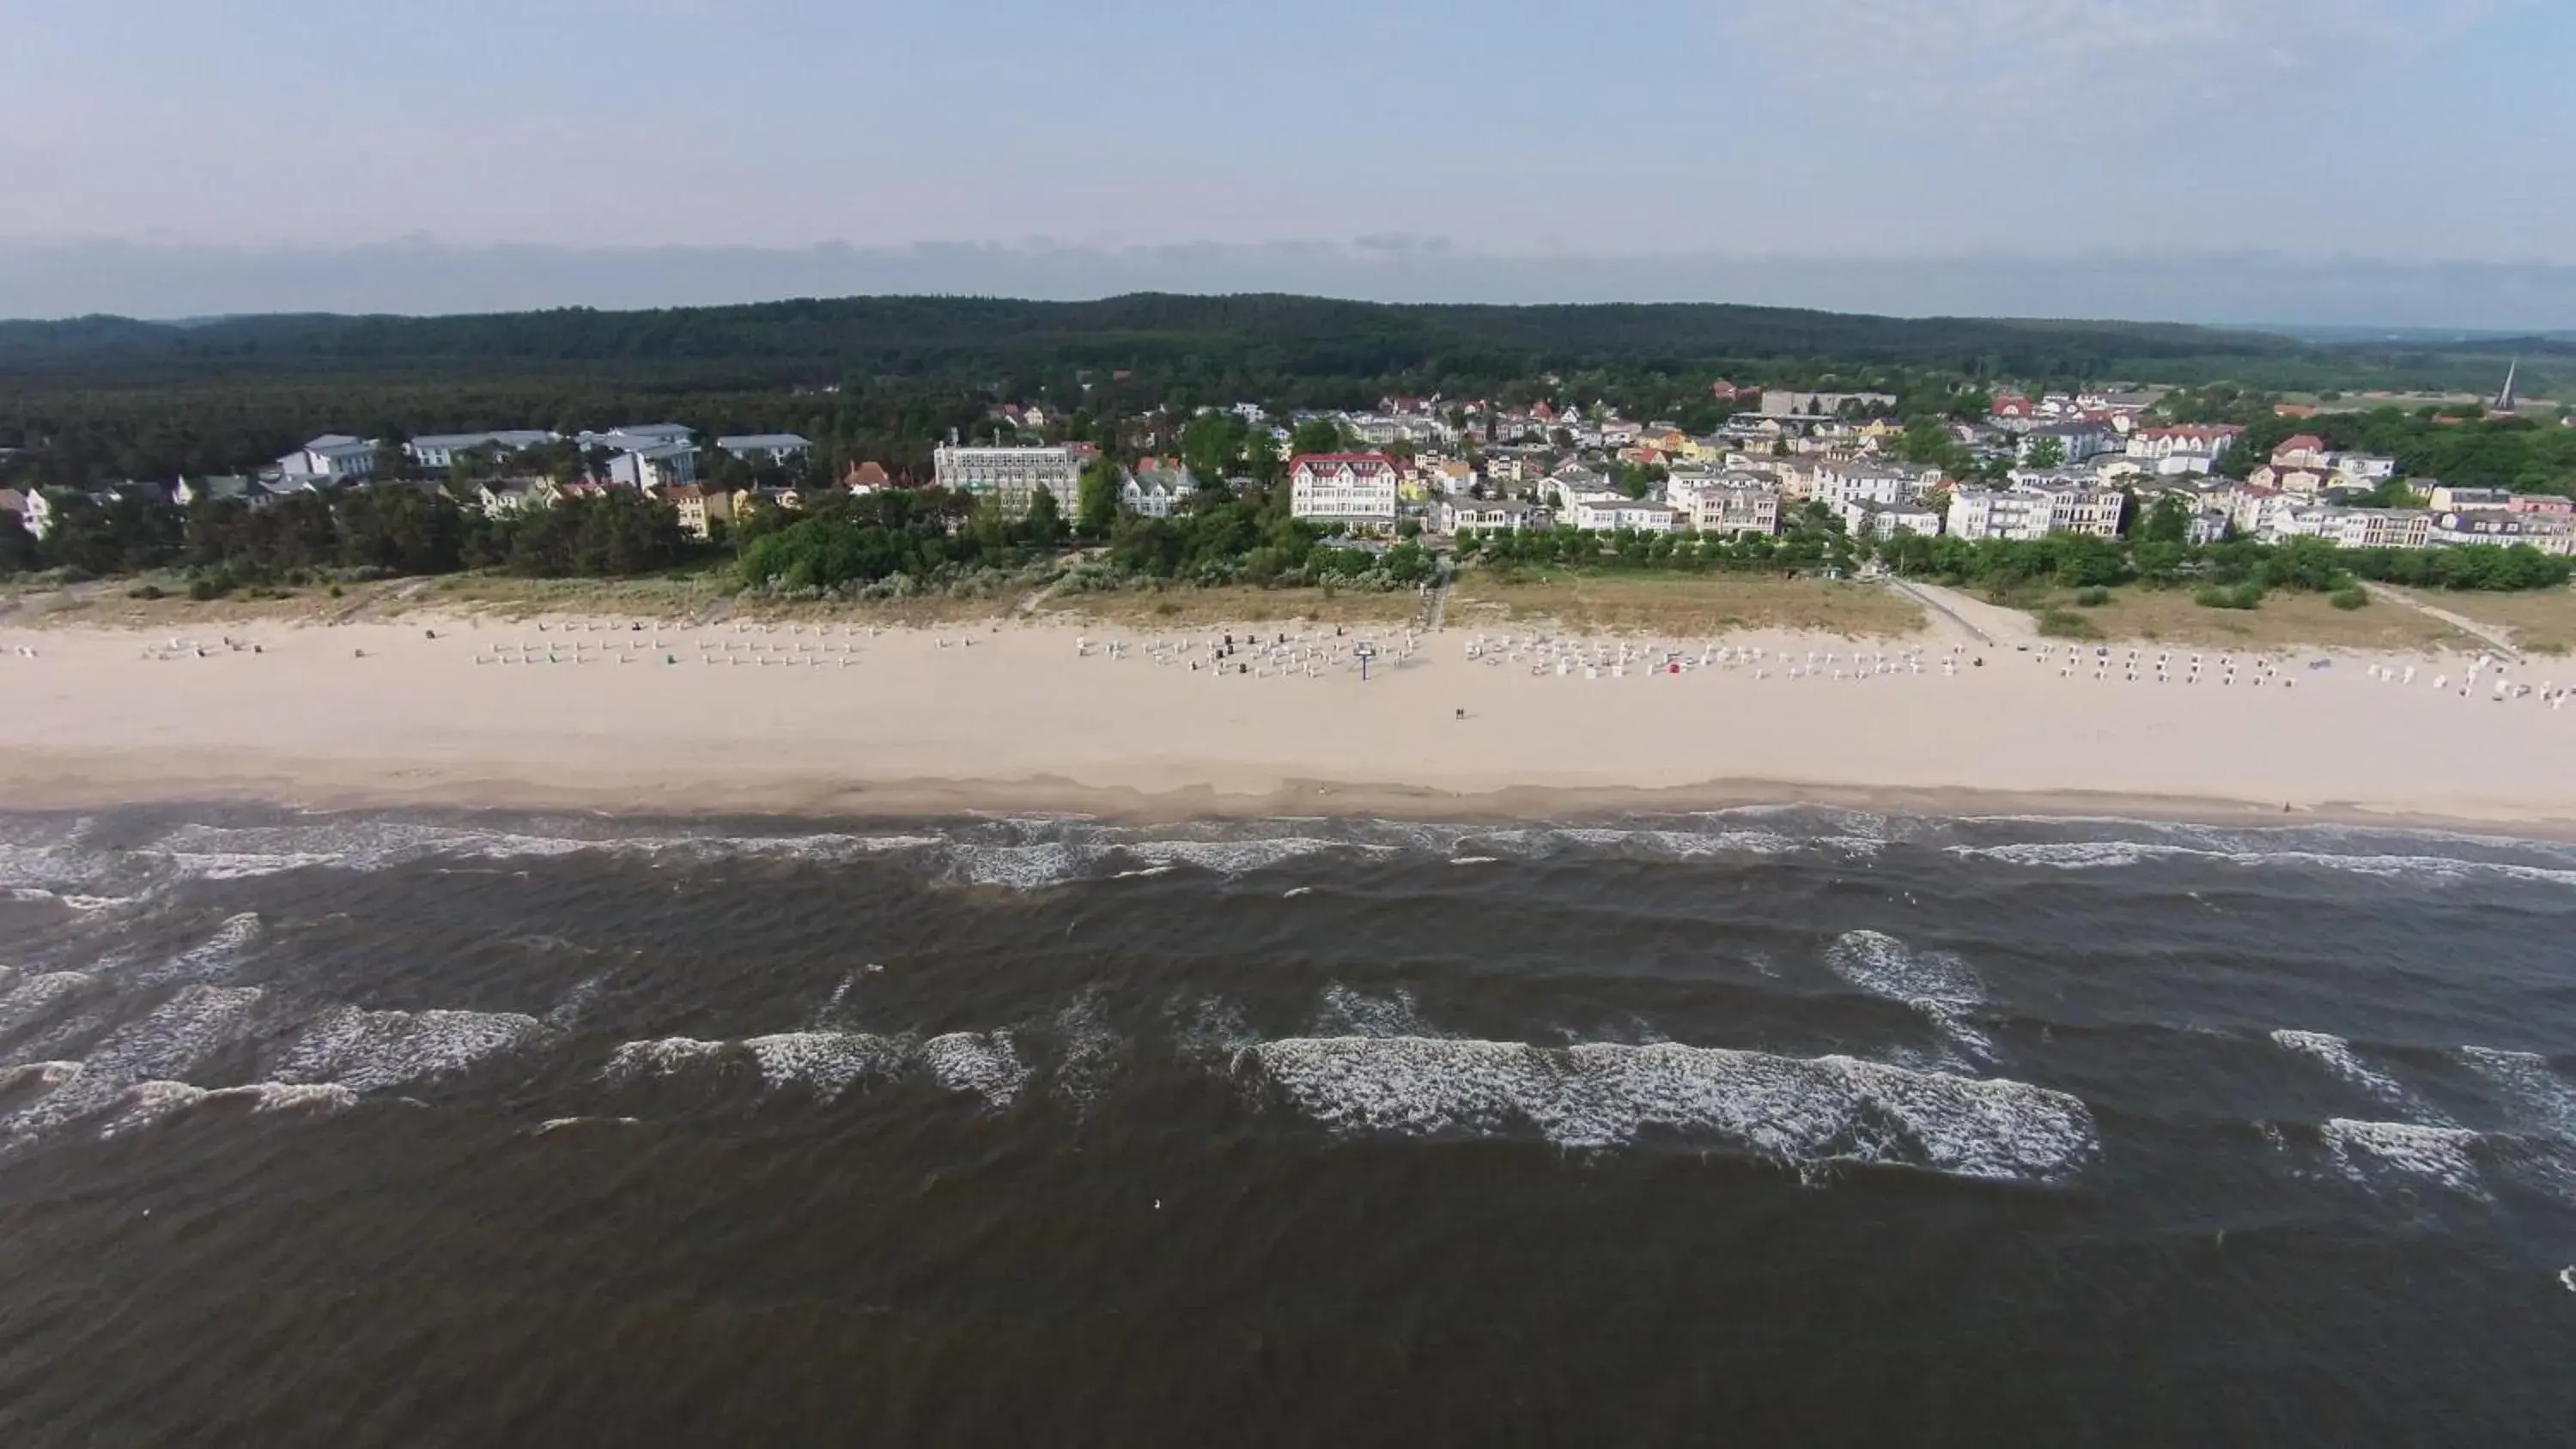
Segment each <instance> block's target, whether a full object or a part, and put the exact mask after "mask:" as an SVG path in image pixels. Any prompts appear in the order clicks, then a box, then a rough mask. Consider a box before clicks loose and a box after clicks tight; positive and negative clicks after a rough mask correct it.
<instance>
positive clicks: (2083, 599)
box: [2075, 585, 2111, 609]
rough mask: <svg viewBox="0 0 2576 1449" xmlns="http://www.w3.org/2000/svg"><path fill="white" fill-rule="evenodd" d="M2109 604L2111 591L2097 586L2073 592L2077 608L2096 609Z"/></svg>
mask: <svg viewBox="0 0 2576 1449" xmlns="http://www.w3.org/2000/svg"><path fill="white" fill-rule="evenodd" d="M2109 602H2111V591H2110V590H2109V589H2106V588H2102V587H2100V586H2099V585H2096V586H2095V587H2093V588H2089V589H2077V590H2076V591H2075V603H2076V606H2077V607H2078V608H2085V609H2098V608H2100V607H2102V606H2103V605H2104V604H2107V603H2109Z"/></svg>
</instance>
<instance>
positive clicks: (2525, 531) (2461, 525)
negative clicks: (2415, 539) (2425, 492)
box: [2425, 508, 2576, 554]
mask: <svg viewBox="0 0 2576 1449" xmlns="http://www.w3.org/2000/svg"><path fill="white" fill-rule="evenodd" d="M2427 517H2428V518H2429V519H2430V520H2431V521H2430V525H2429V526H2428V527H2427V529H2426V531H2425V542H2426V543H2427V544H2429V545H2435V546H2439V547H2444V548H2459V547H2464V546H2469V545H2475V544H2486V545H2489V546H2492V547H2500V548H2510V547H2513V546H2514V545H2516V544H2527V545H2529V546H2530V547H2533V548H2536V549H2539V550H2540V551H2541V552H2543V553H2554V554H2576V519H2571V517H2570V516H2569V515H2568V514H2564V513H2534V512H2516V511H2514V510H2512V509H2509V508H2476V509H2445V510H2439V511H2436V512H2433V513H2431V514H2428V515H2427Z"/></svg>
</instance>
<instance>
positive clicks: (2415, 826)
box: [0, 751, 2576, 843]
mask: <svg viewBox="0 0 2576 1449" xmlns="http://www.w3.org/2000/svg"><path fill="white" fill-rule="evenodd" d="M369 776H372V777H373V778H374V780H375V783H368V782H366V779H365V778H364V777H369ZM395 780H401V781H403V782H404V783H401V784H394V783H389V782H391V781H395ZM0 802H5V804H0V809H5V810H9V811H23V812H29V813H63V812H77V811H89V810H112V809H122V808H138V807H177V808H184V807H189V806H223V807H234V806H258V807H268V808H273V809H278V810H284V811H289V812H296V813H310V814H341V813H365V812H374V811H420V812H424V813H450V812H453V813H463V814H469V815H471V814H513V815H519V814H538V815H542V814H560V815H582V816H589V817H593V818H598V819H612V820H614V819H631V820H668V821H699V820H710V819H724V818H736V817H748V818H754V819H772V820H779V821H796V822H812V821H846V822H851V823H869V822H882V821H897V820H926V819H944V818H963V817H974V816H1060V817H1064V818H1067V819H1078V820H1089V821H1096V822H1099V823H1102V824H1107V825H1115V826H1127V827H1153V826H1170V825H1189V824H1204V823H1233V822H1242V821H1255V820H1284V819H1352V820H1363V819H1364V820H1391V821H1405V822H1419V823H1424V824H1461V825H1473V824H1485V823H1493V822H1503V821H1515V822H1517V821H1548V822H1551V823H1571V824H1583V823H1593V822H1609V821H1619V820H1629V819H1635V818H1638V817H1645V816H1681V815H1713V814H1723V813H1726V812H1729V811H1737V810H1763V809H1816V810H1838V811H1850V812H1855V813H1861V814H1874V815H1892V816H1902V817H1913V818H1923V819H1950V820H1978V819H1985V820H1997V819H2015V818H2022V819H2033V820H2050V821H2063V822H2078V821H2087V820H2098V821H2120V820H2135V821H2141V822H2151V823H2157V824H2179V825H2210V826H2221V827H2231V828H2238V829H2255V828H2285V829H2286V828H2296V827H2300V826H2318V825H2327V826H2347V827H2356V828H2367V829H2378V830H2388V831H2395V832H2422V833H2432V834H2456V835H2472V836H2488V837H2493V838H2496V839H2504V840H2525V841H2536V842H2547V843H2576V817H2569V816H2548V815H2528V816H2515V815H2504V814H2470V815H2457V814H2439V813H2426V812H2417V811H2389V810H2377V809H2371V808H2368V807H2364V806H2359V805H2350V804H2341V803H2332V802H2329V803H2322V804H2315V805H2296V804H2292V805H2290V806H2289V807H2288V808H2283V806H2280V805H2271V804H2265V803H2262V802H2257V801H2253V800H2242V799H2227V798H2223V797H2218V796H2196V797H2195V796H2158V795H2130V794H2119V793H2114V792H2098V791H2055V792H2015V791H1996V790H1978V789H1970V788H1963V787H1952V788H1945V789H1904V788H1875V787H1869V786H1854V785H1839V784H1828V783H1798V782H1793V781H1778V780H1753V779H1735V780H1709V781H1704V782H1700V783H1696V784H1687V785H1672V786H1656V787H1637V786H1514V787H1508V788H1504V789H1499V790H1490V791H1463V790H1441V789H1434V788H1426V787H1420V786H1406V785H1402V784H1397V783H1394V782H1387V781H1321V780H1296V781H1287V782H1284V783H1283V784H1282V785H1281V786H1280V787H1279V788H1277V789H1273V790H1268V791H1259V792H1240V793H1236V792H1223V791H1219V790H1216V789H1214V788H1212V787H1210V786H1206V785H1184V786H1180V787H1176V788H1174V789H1170V790H1165V791H1147V790H1141V789H1136V788H1132V787H1117V786H1097V785H1085V784H1082V783H1080V782H1078V781H1075V780H1070V779H1066V778H1063V777H1051V778H1049V777H1035V778H1026V779H1019V780H972V779H910V780H825V779H815V778H802V779H800V778H794V777H777V778H769V779H738V780H735V781H732V782H729V783H728V784H726V785H724V786H722V787H718V788H712V789H710V788H705V787H699V788H694V789H691V790H686V791H655V790H643V791H640V792H639V790H638V788H637V786H636V785H635V783H634V782H633V781H631V780H627V779H622V778H618V777H613V776H603V777H599V778H597V779H593V780H588V781H583V780H563V779H556V780H552V781H547V782H542V783H540V782H536V781H531V780H524V779H512V778H507V777H503V776H497V775H492V774H489V773H485V774H482V775H479V776H477V777H475V778H471V779H467V778H448V777H446V776H443V775H441V774H438V773H436V772H432V771H426V770H423V769H421V768H420V767H418V766H417V765H416V764H410V763H406V762H401V761H384V762H380V763H378V764H376V765H374V766H366V765H363V764H357V763H355V762H353V766H352V773H351V774H350V775H348V776H345V777H335V778H330V779H315V778H312V777H311V776H310V775H307V776H305V777H303V778H300V779H299V778H294V777H290V776H288V775H286V774H284V773H263V772H256V771H245V772H242V773H239V774H236V775H231V776H227V777H225V778H222V779H220V780H216V781H213V782H208V781H205V780H203V779H199V780H197V781H195V782H194V783H188V782H183V781H181V780H179V779H177V778H175V777H156V776H151V775H142V774H137V773H135V772H134V771H132V770H131V769H130V768H126V767H122V766H120V764H119V763H118V762H117V761H116V760H115V759H114V757H95V758H94V759H90V758H84V757H81V756H78V755H56V756H52V757H49V758H48V757H41V756H40V757H38V758H36V759H33V760H29V759H26V758H25V757H24V755H23V753H22V752H15V751H13V752H11V757H9V758H0Z"/></svg>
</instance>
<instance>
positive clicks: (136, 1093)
mask: <svg viewBox="0 0 2576 1449" xmlns="http://www.w3.org/2000/svg"><path fill="white" fill-rule="evenodd" d="M216 1102H242V1103H247V1104H249V1107H250V1109H251V1110H252V1111H253V1112H309V1113H330V1112H344V1111H347V1110H348V1109H349V1108H351V1107H354V1106H356V1105H358V1094H357V1093H355V1092H352V1091H350V1090H349V1089H348V1088H346V1087H340V1086H330V1085H319V1086H317V1085H313V1084H309V1083H293V1084H290V1083H283V1082H255V1083H253V1084H251V1085H249V1086H244V1087H213V1088H208V1087H193V1086H190V1085H188V1084H187V1083H185V1082H162V1081H153V1082H137V1083H135V1084H134V1085H133V1086H131V1087H128V1088H126V1089H125V1091H124V1093H123V1094H122V1095H121V1096H119V1097H118V1098H117V1099H116V1100H115V1101H114V1102H113V1103H111V1104H109V1106H108V1107H107V1108H106V1109H105V1110H104V1111H103V1112H102V1113H100V1115H99V1128H98V1135H99V1137H100V1138H101V1139H102V1140H103V1139H106V1138H110V1137H119V1136H122V1135H124V1134H126V1133H128V1132H132V1131H135V1130H136V1129H138V1128H143V1127H149V1126H151V1125H152V1124H153V1123H155V1122H158V1121H160V1120H162V1119H163V1118H165V1117H168V1116H170V1115H172V1114H173V1113H177V1112H183V1111H186V1110H187V1109H189V1108H191V1107H198V1106H203V1105H206V1104H208V1103H216Z"/></svg>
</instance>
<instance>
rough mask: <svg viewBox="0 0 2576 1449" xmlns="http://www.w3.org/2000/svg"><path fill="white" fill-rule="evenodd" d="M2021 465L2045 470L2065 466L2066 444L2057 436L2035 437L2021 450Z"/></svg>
mask: <svg viewBox="0 0 2576 1449" xmlns="http://www.w3.org/2000/svg"><path fill="white" fill-rule="evenodd" d="M2021 461H2022V466H2023V467H2025V468H2037V469H2039V470H2040V471H2042V472H2046V471H2047V470H2049V469H2051V468H2063V467H2065V466H2066V444H2065V442H2064V440H2062V439H2058V438H2036V439H2033V440H2032V441H2031V442H2030V443H2028V444H2027V445H2025V446H2024V447H2023V448H2022V450H2021Z"/></svg>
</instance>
